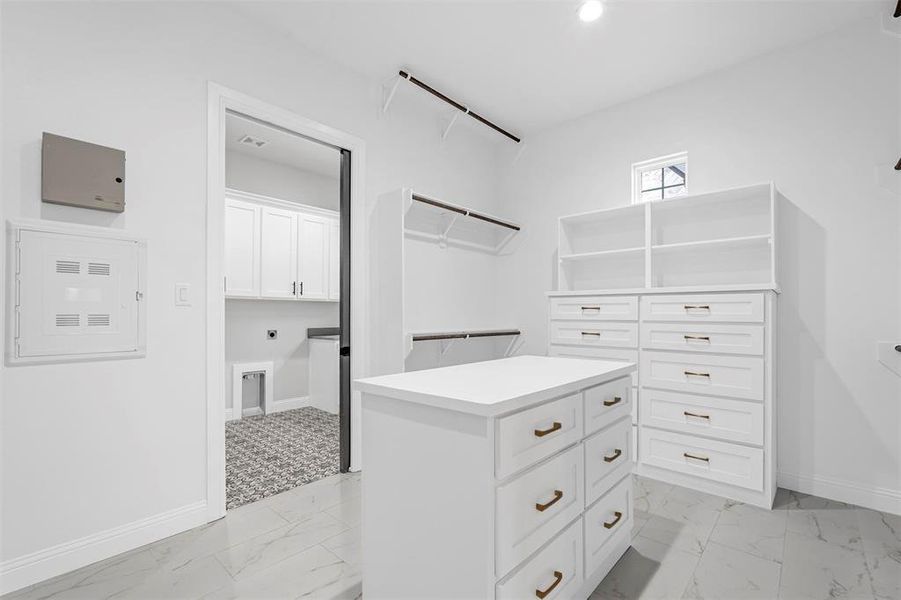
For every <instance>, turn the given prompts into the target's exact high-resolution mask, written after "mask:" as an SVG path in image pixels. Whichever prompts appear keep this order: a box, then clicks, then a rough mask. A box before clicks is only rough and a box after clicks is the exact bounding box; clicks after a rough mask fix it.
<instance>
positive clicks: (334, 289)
mask: <svg viewBox="0 0 901 600" xmlns="http://www.w3.org/2000/svg"><path fill="white" fill-rule="evenodd" d="M340 297H341V228H340V227H339V223H338V219H337V218H335V219H329V232H328V299H329V300H338V299H339V298H340Z"/></svg>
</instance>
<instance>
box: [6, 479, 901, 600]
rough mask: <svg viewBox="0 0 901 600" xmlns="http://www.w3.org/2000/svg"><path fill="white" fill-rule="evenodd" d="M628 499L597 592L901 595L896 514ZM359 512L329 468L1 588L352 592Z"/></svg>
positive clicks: (82, 594)
mask: <svg viewBox="0 0 901 600" xmlns="http://www.w3.org/2000/svg"><path fill="white" fill-rule="evenodd" d="M634 508H635V528H634V532H633V541H632V548H630V549H629V550H628V551H627V552H626V554H625V555H623V557H622V558H621V559H620V561H619V562H618V563H617V564H616V566H615V567H614V568H613V570H612V571H611V572H610V574H609V575H608V576H607V578H606V579H605V580H604V581H603V582H602V583H601V585H600V586H599V587H598V589H597V590H595V592H594V594H593V595H592V597H591V598H592V600H600V599H604V600H610V599H622V598H664V599H680V598H706V599H711V600H712V599H718V600H736V599H740V598H742V599H743V598H761V599H775V598H780V599H783V600H796V599H798V600H800V599H815V600H823V599H827V598H868V599H870V598H879V599H888V598H892V599H897V598H901V517H899V516H893V515H888V514H884V513H880V512H876V511H872V510H868V509H863V508H858V507H855V506H851V505H847V504H843V503H841V502H833V501H831V500H825V499H823V498H817V497H815V496H807V495H804V494H798V493H795V492H789V491H787V490H779V493H778V495H777V497H776V506H775V508H774V509H773V510H772V511H767V510H762V509H758V508H754V507H750V506H747V505H744V504H739V503H735V502H731V501H728V500H724V499H723V498H718V497H714V496H709V495H707V494H702V493H700V492H695V491H692V490H688V489H685V488H680V487H675V486H671V485H667V484H664V483H660V482H656V481H652V480H648V479H643V478H639V477H636V478H635V507H634ZM359 524H360V475H359V474H345V475H335V476H332V477H328V478H326V479H323V480H321V481H317V482H315V483H312V484H309V485H304V486H301V487H298V488H294V489H292V490H289V491H287V492H284V493H282V494H278V495H275V496H271V497H269V498H266V499H264V500H261V501H260V502H255V503H253V504H248V505H247V506H243V507H241V508H239V509H236V510H231V511H229V512H228V515H227V516H226V517H225V518H224V519H221V520H219V521H216V522H215V523H211V524H209V525H205V526H203V527H199V528H197V529H193V530H191V531H187V532H184V533H181V534H179V535H176V536H173V537H171V538H167V539H165V540H161V541H159V542H156V543H154V544H151V545H149V546H145V547H143V548H139V549H137V550H134V551H132V552H129V553H126V554H123V555H120V556H117V557H114V558H111V559H108V560H105V561H102V562H99V563H96V564H94V565H91V566H88V567H85V568H83V569H79V570H78V571H74V572H72V573H69V574H67V575H63V576H61V577H57V578H55V579H53V580H50V581H47V582H44V583H41V584H38V585H36V586H34V587H32V588H30V589H28V590H23V591H22V592H19V593H16V594H14V595H12V596H10V597H8V598H9V600H13V599H15V600H26V599H27V600H37V599H49V598H85V599H87V598H90V599H98V598H141V599H160V598H178V599H189V598H213V599H230V598H247V599H250V598H254V599H263V598H279V599H281V598H359V595H360V590H361V580H360V566H359V565H360V526H359ZM549 600H550V599H549Z"/></svg>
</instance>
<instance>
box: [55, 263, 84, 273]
mask: <svg viewBox="0 0 901 600" xmlns="http://www.w3.org/2000/svg"><path fill="white" fill-rule="evenodd" d="M56 272H57V273H74V274H76V275H77V274H79V273H81V263H80V262H78V261H77V260H58V261H56Z"/></svg>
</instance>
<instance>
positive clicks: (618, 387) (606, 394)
mask: <svg viewBox="0 0 901 600" xmlns="http://www.w3.org/2000/svg"><path fill="white" fill-rule="evenodd" d="M582 393H583V394H584V396H585V435H588V434H590V433H593V432H595V431H599V430H601V429H603V428H604V427H606V426H607V425H609V424H610V423H613V422H614V421H616V420H617V419H619V418H621V417H624V416H626V415H627V414H630V413H631V412H632V407H633V406H634V401H633V400H632V379H631V378H629V377H622V378H620V379H616V380H614V381H608V382H607V383H603V384H601V385H597V386H595V387H593V388H588V389H587V390H585V391H584V392H582Z"/></svg>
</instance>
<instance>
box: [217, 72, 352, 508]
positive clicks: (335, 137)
mask: <svg viewBox="0 0 901 600" xmlns="http://www.w3.org/2000/svg"><path fill="white" fill-rule="evenodd" d="M227 111H233V112H237V113H240V114H243V115H247V116H249V117H252V118H254V119H258V120H260V121H264V122H266V123H269V124H271V125H274V126H276V127H279V128H282V129H285V130H288V131H292V132H295V133H299V134H300V135H303V136H305V137H309V138H312V139H314V140H317V141H320V142H323V143H325V144H328V145H331V146H335V147H336V148H338V149H345V150H348V151H349V152H350V156H351V167H352V168H351V169H350V182H349V183H350V208H351V210H350V219H349V221H348V225H350V236H347V239H346V240H344V239H342V242H341V243H342V250H344V247H345V244H349V245H350V265H352V268H351V269H350V277H343V276H342V292H343V291H344V286H345V285H347V286H349V291H350V294H349V296H350V305H349V306H347V308H349V309H350V317H351V318H350V328H349V329H350V330H349V332H348V333H347V335H349V336H350V338H352V339H353V352H352V353H351V356H350V379H351V380H353V379H357V378H359V377H362V376H364V375H365V371H364V369H365V365H367V364H368V361H367V360H366V359H367V350H368V343H367V342H368V332H367V331H366V330H365V327H366V320H365V318H364V315H365V307H366V306H367V302H366V298H367V295H368V290H367V285H366V273H367V272H368V271H367V267H368V263H367V260H366V253H365V252H364V251H363V250H364V248H366V227H365V223H366V210H365V202H366V196H365V185H364V165H365V164H366V147H365V143H364V142H363V140H362V139H361V138H358V137H357V136H354V135H352V134H350V133H347V132H344V131H341V130H338V129H335V128H333V127H329V126H328V125H325V124H323V123H319V122H317V121H313V120H311V119H307V118H305V117H302V116H300V115H298V114H296V113H293V112H291V111H289V110H286V109H284V108H281V107H278V106H275V105H272V104H268V103H266V102H263V101H262V100H258V99H257V98H253V97H251V96H248V95H247V94H243V93H241V92H238V91H235V90H232V89H229V88H227V87H225V86H222V85H219V84H217V83H213V82H209V84H208V102H207V203H206V204H207V206H206V254H207V256H206V429H207V431H206V440H207V441H206V445H207V452H206V476H207V477H206V479H207V481H206V501H207V517H208V520H209V521H212V520H215V519H218V518H220V517H223V516H224V515H225V290H224V285H223V277H224V274H225V268H224V264H223V262H224V251H225V235H224V233H225V232H224V225H225V223H224V216H225V115H226V112H227ZM342 208H343V207H342ZM344 221H345V218H344V217H343V216H342V222H344ZM345 259H346V255H345V254H344V252H343V251H342V263H343V262H344V260H345ZM343 266H344V265H343V264H342V268H343ZM345 282H346V283H345ZM346 297H347V296H346V295H343V294H342V304H344V300H343V299H344V298H346ZM347 308H343V309H342V310H347ZM350 404H351V405H358V403H357V402H353V401H351V402H350ZM350 412H351V414H350V418H347V419H345V421H346V424H344V427H345V428H346V429H347V430H348V431H349V434H350V435H349V436H344V435H342V437H347V438H349V439H345V440H344V444H347V443H349V444H350V448H351V449H353V452H350V456H351V461H350V465H349V469H350V470H358V469H359V461H360V458H359V452H358V451H357V449H358V448H359V438H360V431H359V426H358V423H359V418H358V415H356V414H354V411H350ZM355 421H356V422H355ZM344 433H345V432H342V434H344ZM343 450H346V451H348V450H349V449H346V448H343Z"/></svg>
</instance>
